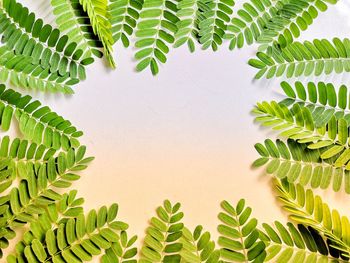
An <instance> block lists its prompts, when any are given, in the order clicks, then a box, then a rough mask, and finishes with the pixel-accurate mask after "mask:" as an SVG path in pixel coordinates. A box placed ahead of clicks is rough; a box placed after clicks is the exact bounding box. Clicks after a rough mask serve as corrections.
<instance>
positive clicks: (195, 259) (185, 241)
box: [180, 226, 220, 263]
mask: <svg viewBox="0 0 350 263" xmlns="http://www.w3.org/2000/svg"><path fill="white" fill-rule="evenodd" d="M180 242H181V243H182V250H181V252H180V255H181V257H182V258H183V260H185V261H186V262H189V263H200V262H212V263H215V262H219V259H220V251H219V250H217V249H216V248H215V242H214V241H212V240H211V236H210V233H209V232H204V233H203V227H202V226H197V227H196V228H195V230H194V231H193V233H191V231H190V230H188V229H187V228H186V227H185V228H183V230H182V237H181V239H180Z"/></svg>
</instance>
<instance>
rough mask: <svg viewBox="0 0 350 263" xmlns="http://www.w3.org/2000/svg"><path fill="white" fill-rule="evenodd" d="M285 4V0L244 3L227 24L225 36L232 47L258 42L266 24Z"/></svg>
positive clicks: (252, 0)
mask: <svg viewBox="0 0 350 263" xmlns="http://www.w3.org/2000/svg"><path fill="white" fill-rule="evenodd" d="M283 5H284V3H283V1H277V2H274V1H273V2H272V1H270V0H251V1H249V2H246V3H244V4H243V7H242V8H240V9H239V10H237V12H236V14H235V15H234V17H233V18H232V20H231V21H230V23H228V25H227V32H226V34H225V36H224V37H225V39H228V40H230V49H231V50H233V49H235V48H236V47H237V48H242V47H243V46H244V45H251V44H253V43H255V42H257V40H258V39H259V37H260V36H261V34H262V33H263V32H264V30H265V29H266V25H267V24H268V23H269V21H270V20H271V19H272V17H274V16H276V15H277V13H278V11H279V10H280V9H281V8H282V7H283Z"/></svg>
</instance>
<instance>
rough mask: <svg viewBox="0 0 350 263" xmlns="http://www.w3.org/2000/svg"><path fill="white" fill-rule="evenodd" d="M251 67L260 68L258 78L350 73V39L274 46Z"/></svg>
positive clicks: (254, 60) (262, 54)
mask: <svg viewBox="0 0 350 263" xmlns="http://www.w3.org/2000/svg"><path fill="white" fill-rule="evenodd" d="M249 64H250V65H251V66H253V67H255V68H257V69H259V71H258V73H257V74H256V76H255V77H256V78H261V77H263V76H266V78H272V77H280V76H283V75H285V76H286V77H287V78H291V77H300V76H311V75H315V76H319V75H321V74H326V75H329V74H331V73H333V72H335V73H338V74H339V73H342V72H349V71H350V40H349V39H347V38H345V39H343V40H341V39H339V38H334V39H333V41H329V40H327V39H321V40H319V39H315V40H313V41H312V42H310V41H304V42H303V43H301V42H293V43H291V44H289V45H287V46H286V47H285V48H280V47H270V48H269V50H268V51H267V52H258V53H257V58H256V59H251V60H249Z"/></svg>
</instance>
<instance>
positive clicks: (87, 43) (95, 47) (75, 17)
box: [51, 0, 102, 58]
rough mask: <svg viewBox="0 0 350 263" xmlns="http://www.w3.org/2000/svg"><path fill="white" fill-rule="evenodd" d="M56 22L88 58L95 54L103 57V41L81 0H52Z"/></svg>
mask: <svg viewBox="0 0 350 263" xmlns="http://www.w3.org/2000/svg"><path fill="white" fill-rule="evenodd" d="M51 6H52V7H53V13H54V15H55V16H56V24H57V26H58V28H59V29H60V30H61V32H62V33H64V34H66V35H67V36H68V37H69V42H75V43H77V45H78V46H79V48H80V49H81V50H83V52H84V54H83V56H82V57H84V58H87V57H91V56H92V55H95V56H97V57H99V58H100V57H102V52H101V51H100V50H99V49H100V48H102V43H101V42H100V41H99V39H98V38H97V37H96V35H95V34H94V32H93V29H92V26H91V24H90V20H89V17H88V15H87V14H86V13H85V12H84V10H83V7H82V6H81V5H80V3H79V0H51Z"/></svg>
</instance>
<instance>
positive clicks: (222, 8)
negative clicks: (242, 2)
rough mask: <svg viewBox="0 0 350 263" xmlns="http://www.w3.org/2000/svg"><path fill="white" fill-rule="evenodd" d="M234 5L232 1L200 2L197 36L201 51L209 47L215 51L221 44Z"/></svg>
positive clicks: (209, 0) (213, 0) (214, 0)
mask: <svg viewBox="0 0 350 263" xmlns="http://www.w3.org/2000/svg"><path fill="white" fill-rule="evenodd" d="M234 5H235V1H234V0H206V1H203V2H202V4H201V5H200V11H201V13H202V16H201V18H200V21H199V32H198V35H199V42H200V43H201V44H202V45H203V49H207V48H209V47H211V48H212V50H214V51H216V50H217V49H218V46H220V45H221V44H222V40H223V37H224V35H225V31H226V29H227V24H228V23H229V22H230V20H231V18H230V16H231V15H232V13H233V11H232V8H233V7H234Z"/></svg>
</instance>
